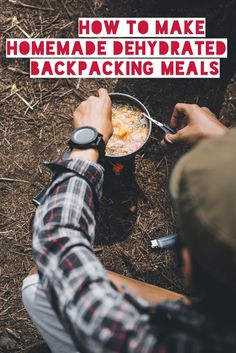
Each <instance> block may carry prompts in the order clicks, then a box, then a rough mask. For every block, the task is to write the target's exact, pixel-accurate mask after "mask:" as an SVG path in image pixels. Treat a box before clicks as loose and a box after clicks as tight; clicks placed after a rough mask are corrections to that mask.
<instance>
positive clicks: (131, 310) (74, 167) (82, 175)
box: [33, 159, 231, 353]
mask: <svg viewBox="0 0 236 353" xmlns="http://www.w3.org/2000/svg"><path fill="white" fill-rule="evenodd" d="M49 167H50V168H51V169H52V170H54V171H55V172H56V176H55V177H54V179H53V181H52V183H51V184H50V186H49V187H48V189H47V192H46V195H45V197H44V200H43V202H42V204H41V205H40V206H39V207H38V209H37V211H36V216H35V220H34V227H33V253H34V259H35V262H36V264H37V267H38V270H39V274H40V279H41V283H42V286H43V288H44V290H45V292H46V293H47V296H48V299H49V301H50V302H51V304H52V306H53V308H54V310H55V311H56V312H57V314H58V317H59V319H60V320H61V322H62V324H63V325H64V327H65V329H66V330H67V331H68V332H69V333H70V335H71V337H72V339H73V340H74V342H75V345H76V347H77V348H78V350H79V351H80V352H86V353H89V352H90V353H108V352H109V353H113V352H114V353H115V352H120V353H121V352H122V353H151V352H155V353H167V352H168V353H169V352H175V353H177V352H178V353H183V352H184V353H191V352H194V353H195V352H205V350H201V348H202V342H201V339H199V337H200V336H201V335H202V334H201V335H200V336H199V332H198V331H199V330H200V332H204V329H203V324H204V322H205V319H204V317H203V316H202V315H199V314H196V313H194V312H193V311H192V309H191V308H188V307H187V306H185V305H184V304H183V303H182V304H181V303H171V302H166V303H161V304H159V305H150V304H148V303H147V302H145V301H144V300H142V299H141V298H137V297H135V296H133V295H132V294H131V293H128V292H124V293H120V292H118V291H117V290H116V288H115V287H114V285H113V284H112V282H111V281H110V280H109V278H108V277H107V274H106V272H105V269H104V267H103V266H102V264H101V263H100V262H99V260H98V258H97V257H96V256H95V255H94V253H93V249H92V244H93V241H94V237H95V224H96V221H95V209H96V205H97V204H98V202H99V199H100V197H101V193H102V185H103V168H102V167H101V166H100V165H99V164H95V163H91V162H87V161H82V160H79V159H77V160H70V161H62V160H61V161H59V162H57V163H53V164H51V165H49ZM153 313H154V314H153ZM194 332H198V333H197V335H195V334H194ZM214 337H216V339H218V335H214ZM158 339H159V340H158ZM204 345H205V343H203V346H204ZM167 347H168V348H167ZM217 347H219V346H218V345H217ZM206 352H207V353H209V350H208V351H206ZM217 352H218V350H217ZM228 352H231V350H230V349H228V350H227V353H228ZM224 353H226V351H225V352H224Z"/></svg>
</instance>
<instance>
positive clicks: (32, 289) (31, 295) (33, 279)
mask: <svg viewBox="0 0 236 353" xmlns="http://www.w3.org/2000/svg"><path fill="white" fill-rule="evenodd" d="M38 283H39V276H38V274H34V275H31V276H28V277H26V278H25V279H24V281H23V284H22V288H21V295H22V301H23V304H24V306H25V308H26V309H27V311H28V312H29V313H32V312H33V310H34V302H35V295H36V290H37V285H38Z"/></svg>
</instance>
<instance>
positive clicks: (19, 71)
mask: <svg viewBox="0 0 236 353" xmlns="http://www.w3.org/2000/svg"><path fill="white" fill-rule="evenodd" d="M8 70H11V71H13V72H16V73H17V74H22V75H27V76H28V75H29V72H26V71H23V70H21V69H17V68H15V67H11V66H8Z"/></svg>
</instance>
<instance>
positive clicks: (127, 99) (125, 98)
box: [105, 93, 152, 162]
mask: <svg viewBox="0 0 236 353" xmlns="http://www.w3.org/2000/svg"><path fill="white" fill-rule="evenodd" d="M109 96H110V98H111V101H112V103H118V104H119V103H123V104H130V105H132V106H135V107H137V108H138V109H139V110H141V111H142V112H144V113H145V114H147V115H148V116H150V114H149V111H148V109H147V108H146V107H145V105H144V104H143V103H142V102H140V101H139V100H138V99H137V98H134V97H132V96H130V95H128V94H125V93H110V94H109ZM142 120H144V121H146V124H147V127H148V133H147V136H146V139H145V141H144V142H143V144H142V146H141V147H139V148H138V149H137V150H135V151H133V152H131V153H129V154H125V155H122V156H120V155H108V154H106V156H105V157H106V159H107V160H110V161H111V162H112V161H113V162H118V161H121V162H122V161H125V160H127V159H132V158H134V157H135V155H136V154H137V153H138V152H140V151H141V150H142V149H143V147H144V146H145V145H146V143H147V142H148V140H149V137H150V135H151V131H152V122H151V121H149V120H148V119H146V118H145V117H143V118H142Z"/></svg>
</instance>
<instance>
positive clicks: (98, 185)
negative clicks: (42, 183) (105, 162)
mask: <svg viewBox="0 0 236 353" xmlns="http://www.w3.org/2000/svg"><path fill="white" fill-rule="evenodd" d="M44 164H45V165H46V166H47V167H48V168H49V169H50V170H51V171H52V172H53V173H54V177H56V175H58V174H61V173H65V172H72V173H74V174H77V175H78V176H80V177H82V178H83V179H84V180H86V181H87V182H88V184H89V185H90V186H91V187H92V188H93V189H94V191H95V193H96V196H97V197H98V200H100V199H101V197H102V187H103V174H104V168H103V167H102V166H101V165H100V164H98V163H94V162H91V161H86V160H82V159H79V158H78V159H71V160H66V161H65V160H62V159H59V160H57V161H55V162H51V163H50V162H44Z"/></svg>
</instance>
